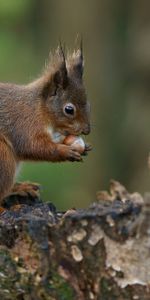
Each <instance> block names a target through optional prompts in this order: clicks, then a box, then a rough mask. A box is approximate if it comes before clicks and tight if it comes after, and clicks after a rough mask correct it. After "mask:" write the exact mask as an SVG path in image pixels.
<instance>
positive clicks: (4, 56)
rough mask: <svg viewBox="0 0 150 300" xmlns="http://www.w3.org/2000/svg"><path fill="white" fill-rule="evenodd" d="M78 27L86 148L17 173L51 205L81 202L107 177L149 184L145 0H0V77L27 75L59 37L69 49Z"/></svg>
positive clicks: (149, 25)
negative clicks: (88, 113)
mask: <svg viewBox="0 0 150 300" xmlns="http://www.w3.org/2000/svg"><path fill="white" fill-rule="evenodd" d="M78 33H79V34H81V35H82V37H83V40H84V55H85V73H84V79H85V85H86V88H87V94H88V98H89V100H90V101H91V106H92V124H93V126H92V132H91V134H90V136H89V137H87V138H86V139H87V140H88V141H90V142H91V143H92V144H93V146H94V149H93V151H92V152H91V153H90V154H89V156H88V157H86V158H85V162H84V163H81V164H78V163H74V164H73V163H72V164H71V163H65V164H47V163H42V164H41V163H34V164H32V163H26V164H24V166H23V168H22V171H21V173H20V178H19V179H20V180H31V181H37V182H39V183H41V185H42V195H43V198H44V199H45V200H49V201H53V202H54V203H55V204H56V205H57V207H58V208H59V209H66V208H69V207H85V206H86V205H88V204H89V203H90V202H91V201H93V200H94V199H95V193H96V191H97V190H99V189H108V186H109V180H110V179H111V178H114V179H116V180H119V181H121V182H122V183H123V184H125V185H126V186H127V187H128V189H129V190H130V191H134V190H138V191H140V192H144V191H146V190H150V188H149V181H150V173H149V170H148V167H147V159H148V153H149V149H150V134H149V128H150V2H148V1H146V0H143V1H141V0H136V1H134V0H130V1H128V0H127V1H123V0H122V1H121V0H113V1H112V0H94V1H89V0H82V1H79V0H76V1H71V0H61V1H60V0H59V1H58V0H57V1H56V0H24V1H23V0H0V42H1V43H0V80H1V81H12V82H16V83H27V82H29V81H31V80H34V79H35V78H36V77H37V76H38V75H39V74H40V73H41V70H42V69H43V66H44V64H45V61H46V60H47V58H48V55H49V50H54V49H55V48H56V47H57V45H58V40H59V38H60V37H61V40H62V41H65V43H66V44H67V46H68V47H69V49H73V48H74V44H75V43H74V41H75V39H76V36H77V34H78ZM20 113H21V112H20Z"/></svg>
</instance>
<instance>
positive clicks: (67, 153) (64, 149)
mask: <svg viewBox="0 0 150 300" xmlns="http://www.w3.org/2000/svg"><path fill="white" fill-rule="evenodd" d="M57 151H58V152H59V159H58V160H59V161H65V160H68V161H72V162H73V161H82V157H81V154H80V153H79V152H78V151H77V149H75V148H74V147H73V146H66V145H60V144H59V145H57Z"/></svg>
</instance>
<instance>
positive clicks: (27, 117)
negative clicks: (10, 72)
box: [0, 46, 90, 202]
mask: <svg viewBox="0 0 150 300" xmlns="http://www.w3.org/2000/svg"><path fill="white" fill-rule="evenodd" d="M52 132H58V133H59V134H61V135H63V136H68V135H75V136H79V135H80V134H89V132H90V105H89V103H88V101H87V97H86V92H85V88H84V85H83V53H82V48H81V49H78V50H77V51H76V52H73V54H72V55H70V56H69V55H68V56H67V57H66V58H65V54H64V51H63V49H62V47H61V46H60V47H59V49H57V51H56V53H55V54H54V55H53V57H52V60H51V63H49V64H48V66H47V67H46V68H45V70H44V72H43V74H42V75H41V77H40V78H38V79H37V80H35V81H33V82H31V83H29V84H27V85H16V84H11V83H0V202H2V200H3V199H4V198H5V197H6V196H8V195H9V194H10V193H11V189H12V188H13V185H14V179H15V175H16V171H17V169H18V166H19V163H20V162H21V161H27V160H31V161H48V162H49V161H51V162H61V161H81V160H82V157H81V153H80V152H79V151H77V148H76V147H75V148H74V147H73V146H72V145H65V144H63V143H61V142H60V143H58V142H57V143H56V142H55V141H53V139H52ZM89 150H90V147H89V146H88V145H85V152H87V151H89Z"/></svg>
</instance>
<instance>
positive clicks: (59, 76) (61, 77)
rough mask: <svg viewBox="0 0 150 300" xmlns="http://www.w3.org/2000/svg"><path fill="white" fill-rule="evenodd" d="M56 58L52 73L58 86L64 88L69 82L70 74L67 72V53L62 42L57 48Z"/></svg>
mask: <svg viewBox="0 0 150 300" xmlns="http://www.w3.org/2000/svg"><path fill="white" fill-rule="evenodd" d="M55 59H56V64H55V66H54V71H53V74H52V79H53V83H54V85H55V87H56V88H57V87H62V88H63V89H65V88H66V87H67V84H68V74H67V67H66V59H65V54H64V51H63V49H62V46H61V44H60V46H59V47H58V49H57V50H56V58H55Z"/></svg>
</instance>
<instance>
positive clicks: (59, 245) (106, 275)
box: [0, 181, 150, 300]
mask: <svg viewBox="0 0 150 300" xmlns="http://www.w3.org/2000/svg"><path fill="white" fill-rule="evenodd" d="M97 199H98V200H97V201H96V202H94V203H93V204H92V205H91V206H90V207H89V208H87V209H85V210H77V211H75V210H70V211H68V212H66V213H60V212H57V211H56V209H55V207H54V206H53V205H52V204H50V203H43V202H42V201H41V200H40V197H39V196H38V191H35V192H34V193H32V192H31V193H28V194H27V193H24V194H23V193H22V195H20V196H17V194H16V193H15V192H14V194H13V195H12V196H11V197H9V198H7V199H6V200H5V202H4V206H3V208H1V214H0V299H2V300H31V299H33V300H42V299H46V300H55V299H58V300H68V299H69V300H72V299H79V300H88V299H89V300H90V299H99V300H100V299H102V300H113V299H119V300H123V299H135V300H136V299H139V300H141V299H142V300H148V299H150V286H149V283H150V209H149V199H150V198H149V195H147V196H146V197H145V199H144V200H143V198H142V197H141V196H140V195H139V194H138V193H134V194H129V193H128V192H127V191H126V189H125V188H124V187H123V186H121V185H120V184H119V183H118V182H115V181H111V184H110V194H109V193H107V192H99V193H98V194H97Z"/></svg>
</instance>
